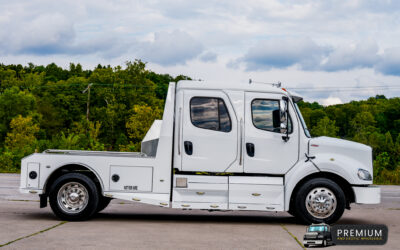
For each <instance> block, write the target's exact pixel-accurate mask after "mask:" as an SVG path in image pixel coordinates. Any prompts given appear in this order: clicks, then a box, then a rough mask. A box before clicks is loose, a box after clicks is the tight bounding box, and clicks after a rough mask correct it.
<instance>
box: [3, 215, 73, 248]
mask: <svg viewBox="0 0 400 250" xmlns="http://www.w3.org/2000/svg"><path fill="white" fill-rule="evenodd" d="M65 223H67V221H61V222H60V223H58V224H56V225H54V226H52V227H48V228H46V229H43V230H41V231H39V232H36V233H33V234H29V235H26V236H23V237H21V238H18V239H15V240H12V241H9V242H7V243H5V244H3V245H0V247H5V246H8V245H10V244H12V243H14V242H17V241H20V240H23V239H27V238H30V237H33V236H35V235H38V234H41V233H44V232H47V231H49V230H51V229H53V228H56V227H59V226H61V225H63V224H65Z"/></svg>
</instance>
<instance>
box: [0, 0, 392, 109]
mask: <svg viewBox="0 0 400 250" xmlns="http://www.w3.org/2000/svg"><path fill="white" fill-rule="evenodd" d="M134 59H141V60H143V61H145V62H147V63H148V68H149V69H150V70H153V71H155V72H157V73H169V74H172V75H178V74H184V75H188V76H190V77H192V78H195V79H203V80H221V81H230V82H232V84H234V83H235V82H238V81H243V82H248V80H249V78H251V79H253V80H254V81H259V82H277V81H280V82H282V83H283V86H285V87H287V88H289V89H290V88H291V87H292V88H301V89H296V92H299V93H301V94H303V95H304V97H305V100H307V101H319V102H321V103H323V104H334V103H342V102H348V101H350V100H358V99H365V98H367V97H369V96H375V95H376V94H385V95H386V96H388V97H393V96H400V1H394V0H393V1H390V0H365V1H361V0H341V1H333V0H319V1H318V0H293V1H290V0H287V1H278V0H268V1H264V0H242V1H239V0H237V1H236V0H228V1H224V0H217V1H208V0H201V1H198V0H197V1H188V0H186V1H185V0H173V1H155V0H150V1H134V0H125V1H123V0H108V1H106V0H89V1H71V0H69V1H64V0H57V1H54V0H52V1H50V0H40V1H39V0H27V1H17V0H15V1H9V0H6V1H5V0H0V62H2V63H5V64H10V63H14V64H25V65H26V64H27V63H28V62H33V63H34V64H48V63H51V62H55V63H57V64H59V65H61V66H63V67H68V65H69V63H70V62H75V63H78V62H79V63H81V64H82V66H83V67H84V68H89V69H91V68H93V67H95V66H96V65H97V64H98V63H101V64H105V65H108V64H110V65H112V66H117V65H124V63H125V62H126V61H128V60H130V61H133V60H134ZM371 86H373V88H372V87H371ZM376 86H387V87H385V88H382V87H380V88H379V89H377V88H376ZM367 87H371V88H367ZM311 89H313V91H311Z"/></svg>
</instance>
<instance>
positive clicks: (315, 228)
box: [303, 223, 333, 247]
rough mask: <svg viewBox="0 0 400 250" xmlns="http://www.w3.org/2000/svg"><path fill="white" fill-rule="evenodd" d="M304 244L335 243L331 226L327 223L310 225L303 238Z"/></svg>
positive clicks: (320, 244) (323, 244)
mask: <svg viewBox="0 0 400 250" xmlns="http://www.w3.org/2000/svg"><path fill="white" fill-rule="evenodd" d="M303 245H304V246H305V247H309V246H321V247H322V246H323V247H326V246H328V245H333V242H332V234H331V227H330V226H329V225H328V224H325V223H321V224H312V225H310V226H308V227H307V229H306V234H305V235H304V238H303Z"/></svg>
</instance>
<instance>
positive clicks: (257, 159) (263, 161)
mask: <svg viewBox="0 0 400 250" xmlns="http://www.w3.org/2000/svg"><path fill="white" fill-rule="evenodd" d="M282 97H283V95H282V94H271V93H256V92H246V93H245V143H244V152H243V153H244V172H245V173H265V174H278V175H280V174H285V173H286V172H287V171H288V170H289V169H290V168H291V167H292V166H293V165H294V164H295V163H296V162H297V161H298V157H299V155H298V154H299V152H298V147H299V132H298V121H297V118H296V115H295V111H294V110H293V107H292V105H291V104H290V103H289V105H288V111H289V140H287V141H285V140H284V139H283V136H285V135H286V134H285V133H281V128H280V122H276V119H275V121H274V113H275V114H276V112H280V111H279V110H280V101H281V100H282Z"/></svg>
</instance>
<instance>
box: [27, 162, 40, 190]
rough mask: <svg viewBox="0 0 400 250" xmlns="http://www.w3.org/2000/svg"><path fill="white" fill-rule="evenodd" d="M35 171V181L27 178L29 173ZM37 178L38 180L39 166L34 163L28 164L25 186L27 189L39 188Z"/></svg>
mask: <svg viewBox="0 0 400 250" xmlns="http://www.w3.org/2000/svg"><path fill="white" fill-rule="evenodd" d="M31 171H35V172H36V173H37V177H36V179H33V180H32V179H31V178H29V173H30V172H31ZM39 178H40V164H39V163H36V162H29V163H28V170H27V175H26V184H27V185H26V186H27V188H39Z"/></svg>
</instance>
